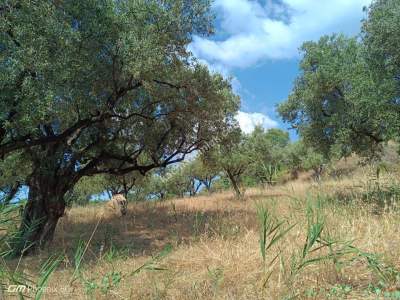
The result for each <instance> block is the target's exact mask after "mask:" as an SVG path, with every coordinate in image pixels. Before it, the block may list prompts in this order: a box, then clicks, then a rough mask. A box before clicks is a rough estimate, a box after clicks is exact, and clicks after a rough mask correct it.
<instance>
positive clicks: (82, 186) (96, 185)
mask: <svg viewBox="0 0 400 300" xmlns="http://www.w3.org/2000/svg"><path fill="white" fill-rule="evenodd" d="M106 185H107V180H106V178H105V176H104V175H103V174H101V175H95V176H91V177H82V178H81V179H80V180H79V181H78V182H77V183H76V184H75V185H74V188H73V189H71V190H69V191H68V192H67V193H66V194H65V196H64V199H65V202H66V205H67V206H72V205H82V206H83V205H87V204H88V203H89V201H90V200H91V199H92V198H93V196H95V195H100V194H103V193H104V192H105V191H106V190H105V186H106Z"/></svg>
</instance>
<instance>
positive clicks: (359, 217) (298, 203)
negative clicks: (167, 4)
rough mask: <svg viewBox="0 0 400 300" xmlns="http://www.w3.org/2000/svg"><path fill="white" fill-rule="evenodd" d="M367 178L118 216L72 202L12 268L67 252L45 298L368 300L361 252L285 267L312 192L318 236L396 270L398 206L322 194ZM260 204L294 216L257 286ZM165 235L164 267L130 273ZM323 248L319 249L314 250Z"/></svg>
mask: <svg viewBox="0 0 400 300" xmlns="http://www.w3.org/2000/svg"><path fill="white" fill-rule="evenodd" d="M386 179H387V180H392V179H393V178H392V177H391V175H390V176H389V177H388V178H386ZM383 180H384V179H383ZM368 184H371V183H370V182H369V181H368V176H364V175H358V177H357V179H354V178H345V179H341V180H336V181H334V180H328V181H324V182H322V183H320V184H317V183H314V182H311V181H304V180H298V181H296V182H292V183H287V184H285V185H282V186H275V187H269V188H265V189H251V190H248V191H247V192H246V196H245V199H244V200H243V201H238V200H235V199H234V197H233V194H232V193H230V192H224V193H219V194H212V195H204V196H199V197H195V198H186V199H175V200H170V201H165V202H161V203H160V202H154V203H137V204H134V203H131V204H130V205H129V210H128V213H127V215H126V216H125V218H123V219H120V218H117V217H116V216H114V215H112V214H107V213H103V210H102V208H101V207H99V205H98V206H95V205H93V206H88V207H77V208H73V209H72V210H71V211H70V212H69V214H68V217H66V218H63V220H62V221H61V222H60V224H59V226H58V228H57V233H56V238H55V240H54V242H53V244H52V246H51V248H50V249H48V250H47V251H44V252H42V253H40V254H38V255H37V256H35V257H28V258H26V259H23V260H22V262H21V263H20V266H19V268H22V269H25V270H27V272H28V273H29V272H30V273H31V274H32V275H33V276H35V274H36V273H35V272H37V268H38V266H39V265H40V264H41V263H42V262H43V261H45V259H46V258H47V257H48V255H49V253H56V252H61V253H64V254H65V255H66V259H65V260H64V261H63V263H62V265H61V266H60V267H59V268H58V269H57V271H55V273H54V274H53V275H52V277H51V279H50V282H49V284H48V286H49V287H52V289H56V288H57V287H63V288H64V289H65V293H60V289H59V291H58V292H55V293H47V294H45V295H44V299H188V300H189V299H190V300H191V299H290V298H289V296H291V297H294V298H293V299H325V298H327V299H342V298H345V299H369V298H370V299H376V298H377V296H376V295H375V296H373V295H372V294H371V293H368V291H369V289H370V288H371V286H372V287H376V286H378V282H379V278H378V277H377V276H376V274H375V273H374V272H372V271H371V270H370V269H369V268H368V267H367V263H366V262H365V261H362V260H357V261H354V262H352V263H348V264H347V265H344V266H343V268H341V269H340V270H339V269H337V268H336V267H335V265H334V264H333V262H332V261H330V260H326V261H322V262H319V263H315V264H310V265H308V266H307V267H305V268H304V269H302V270H301V272H299V273H298V274H297V275H296V276H291V275H290V270H291V266H290V263H291V259H292V257H296V255H299V253H301V251H302V247H303V245H304V243H305V240H306V234H307V216H306V201H307V199H316V198H318V195H322V196H323V197H324V199H325V200H324V201H325V202H324V203H325V204H324V205H323V207H322V208H321V213H322V214H323V215H324V217H325V228H324V233H325V234H326V235H328V236H329V237H331V238H335V239H340V240H342V241H350V240H351V241H353V245H354V246H356V247H358V248H360V249H362V250H363V251H365V252H370V253H377V254H380V255H382V261H383V262H384V263H386V264H387V265H391V266H393V267H395V268H397V269H400V232H399V231H400V215H399V213H398V211H397V212H396V211H395V210H393V209H382V210H380V211H377V210H376V208H375V207H374V206H373V205H370V204H365V203H362V202H358V201H355V202H354V203H351V204H349V203H341V204H338V203H335V202H332V201H330V200H329V199H331V198H332V199H335V197H334V196H335V195H342V194H343V195H347V194H351V193H354V192H355V191H356V192H357V191H362V190H363V189H365V188H366V187H367V186H368ZM352 195H353V194H352ZM322 196H321V197H322ZM327 196H328V197H327ZM329 197H331V198H329ZM354 197H355V198H357V197H356V196H354ZM356 200H357V199H356ZM259 202H263V203H265V205H266V206H267V207H268V209H269V210H270V211H271V212H272V214H273V215H274V216H275V217H277V218H278V219H279V220H282V221H285V222H286V223H285V224H295V223H296V225H295V227H294V228H293V229H292V230H291V231H289V233H288V234H287V235H286V236H285V237H284V238H283V239H281V240H280V241H279V243H277V245H275V246H274V247H273V248H271V249H269V251H267V259H266V261H267V262H270V261H272V260H273V259H274V258H276V257H277V254H278V253H280V255H279V257H278V258H277V259H275V260H274V261H273V263H272V264H271V265H270V266H269V268H268V270H267V271H271V274H272V275H271V277H270V278H269V280H268V281H267V283H266V284H265V286H263V284H264V283H265V279H266V274H267V273H268V272H266V267H265V265H264V263H263V260H262V258H261V255H260V246H259V224H258V221H257V217H256V210H255V203H259ZM99 218H101V221H100V223H99V225H98V227H97V229H96V231H95V233H94V235H93V238H92V239H91V240H90V243H89V244H88V249H87V251H86V253H85V256H84V259H83V266H82V270H81V275H82V276H81V277H80V278H77V279H76V280H75V281H73V282H72V283H71V277H72V274H73V267H72V266H73V260H74V253H75V251H76V247H77V244H78V242H79V241H84V242H88V241H89V239H90V236H91V234H92V232H93V230H94V228H95V226H96V224H97V222H98V220H99ZM168 243H170V244H171V245H172V246H173V250H172V252H171V253H170V254H169V255H167V256H166V257H165V258H163V259H160V260H159V261H156V262H154V264H153V267H154V266H156V267H157V268H159V269H162V270H149V269H146V268H145V269H143V270H142V271H141V272H139V273H137V274H134V275H132V274H131V273H132V271H134V270H136V269H137V268H139V267H140V266H141V265H143V264H144V263H146V262H148V261H149V260H151V259H152V257H153V256H154V255H156V254H157V253H159V252H160V251H161V250H162V249H163V247H164V246H165V245H166V244H168ZM323 254H324V253H323V250H321V251H319V250H317V251H315V252H314V253H313V255H323ZM15 264H16V262H12V263H11V267H15ZM113 280H114V282H113ZM386 289H387V291H389V290H390V291H394V290H396V289H399V290H400V286H396V284H392V285H390V286H387V287H386ZM10 297H11V295H10ZM285 297H286V298H285ZM10 299H11V298H10Z"/></svg>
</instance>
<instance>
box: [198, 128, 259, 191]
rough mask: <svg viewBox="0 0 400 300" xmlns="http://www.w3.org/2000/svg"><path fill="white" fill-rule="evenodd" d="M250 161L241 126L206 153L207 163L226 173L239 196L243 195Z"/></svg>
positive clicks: (210, 166)
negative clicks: (244, 179)
mask: <svg viewBox="0 0 400 300" xmlns="http://www.w3.org/2000/svg"><path fill="white" fill-rule="evenodd" d="M250 161H251V160H250V156H249V152H248V149H247V145H246V140H245V137H244V135H243V134H242V132H241V130H240V129H239V128H237V129H235V130H232V131H230V132H229V133H228V134H227V135H226V136H225V137H224V138H223V139H221V140H220V141H219V143H218V144H217V145H216V146H215V147H213V148H212V149H211V150H209V151H208V152H206V153H205V163H206V165H207V166H208V167H209V168H213V169H220V170H221V171H223V172H224V173H225V175H226V177H227V178H228V179H229V181H230V183H231V185H232V187H233V189H234V191H235V193H236V196H237V197H238V198H241V197H243V193H244V191H243V188H244V187H243V175H244V174H245V172H246V171H247V169H248V167H249V164H250Z"/></svg>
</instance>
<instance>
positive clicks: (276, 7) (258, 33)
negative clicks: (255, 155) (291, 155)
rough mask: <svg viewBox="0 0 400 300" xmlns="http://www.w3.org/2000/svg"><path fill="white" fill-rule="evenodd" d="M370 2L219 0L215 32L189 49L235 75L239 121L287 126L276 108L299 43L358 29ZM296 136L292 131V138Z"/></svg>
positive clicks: (294, 67) (247, 125) (247, 126)
mask: <svg viewBox="0 0 400 300" xmlns="http://www.w3.org/2000/svg"><path fill="white" fill-rule="evenodd" d="M371 2H372V1H371V0H215V1H214V4H213V10H214V12H215V14H216V34H215V36H213V37H211V38H203V37H197V36H196V37H194V40H193V42H192V43H191V45H190V46H189V49H190V50H191V51H192V52H193V54H194V55H195V56H196V57H197V58H198V59H199V60H200V61H201V62H203V63H204V64H206V65H208V66H209V68H210V69H211V70H213V71H217V72H220V73H222V74H223V75H224V76H226V77H228V76H231V77H232V78H233V81H232V83H233V87H234V90H235V92H236V93H237V94H239V95H240V96H241V98H242V107H241V111H240V112H239V114H238V120H239V123H240V125H241V128H242V129H243V131H245V132H251V130H252V129H253V128H254V126H255V125H256V124H261V125H263V126H264V127H265V128H271V127H280V128H283V129H285V128H287V125H284V124H283V123H282V122H281V120H280V119H279V116H277V114H276V112H275V106H276V104H277V103H279V102H281V101H283V100H284V99H286V97H287V96H288V94H289V93H290V90H291V88H292V85H293V81H294V79H295V78H296V76H297V75H298V72H299V70H298V63H299V60H300V55H299V51H298V49H299V47H300V46H301V44H302V43H303V42H304V41H308V40H318V39H319V38H320V37H321V36H323V35H325V34H332V33H344V34H347V35H355V34H357V33H358V32H359V29H360V24H361V20H362V19H363V18H364V17H365V13H364V12H363V7H364V6H368V5H369V4H370V3H371ZM293 136H294V134H292V137H293Z"/></svg>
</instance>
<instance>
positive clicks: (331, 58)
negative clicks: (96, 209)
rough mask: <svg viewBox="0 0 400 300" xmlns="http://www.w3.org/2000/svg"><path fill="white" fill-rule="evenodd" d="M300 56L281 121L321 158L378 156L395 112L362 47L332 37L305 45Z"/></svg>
mask: <svg viewBox="0 0 400 300" xmlns="http://www.w3.org/2000/svg"><path fill="white" fill-rule="evenodd" d="M302 51H303V53H304V57H303V59H302V61H301V64H300V67H301V74H300V76H299V77H298V78H297V80H296V83H295V86H294V89H293V91H292V93H291V94H290V96H289V98H288V100H287V101H285V102H284V103H282V104H281V105H279V107H278V111H279V113H280V115H281V116H282V117H283V119H284V120H285V121H287V122H289V123H290V124H292V126H293V128H295V129H297V131H298V132H299V133H300V135H301V137H302V138H303V140H304V142H305V143H306V144H307V145H308V146H312V148H313V149H315V151H316V152H318V153H320V154H321V155H322V156H323V157H328V158H329V157H343V156H348V155H350V154H351V153H353V152H356V153H359V154H361V155H364V156H373V155H376V153H379V151H380V150H381V149H382V143H383V142H385V141H387V140H388V139H390V138H391V137H393V126H394V125H395V122H394V119H396V118H398V117H399V114H398V113H397V112H398V109H399V108H398V104H395V103H393V99H391V98H390V97H389V98H388V97H385V92H384V91H382V90H381V84H380V83H379V81H377V80H375V79H374V77H375V76H374V72H373V71H372V70H371V69H370V68H369V65H368V63H367V60H366V59H365V49H364V46H363V45H362V44H361V43H360V42H359V41H358V40H357V39H356V38H346V37H343V36H340V35H339V36H337V35H334V36H331V37H323V38H321V39H320V40H319V42H307V43H305V44H303V46H302ZM396 114H397V116H395V115H396Z"/></svg>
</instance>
